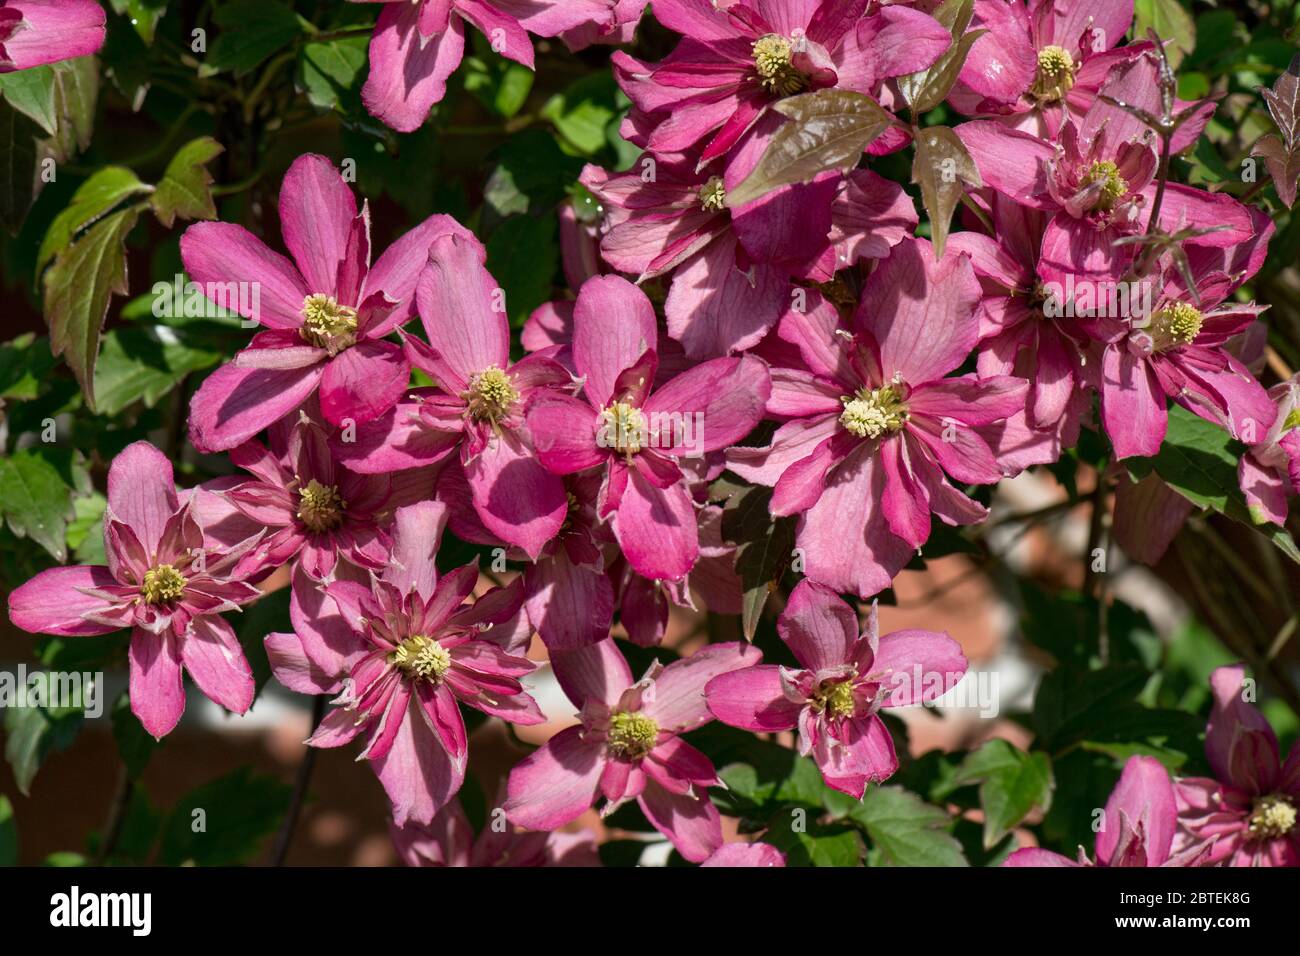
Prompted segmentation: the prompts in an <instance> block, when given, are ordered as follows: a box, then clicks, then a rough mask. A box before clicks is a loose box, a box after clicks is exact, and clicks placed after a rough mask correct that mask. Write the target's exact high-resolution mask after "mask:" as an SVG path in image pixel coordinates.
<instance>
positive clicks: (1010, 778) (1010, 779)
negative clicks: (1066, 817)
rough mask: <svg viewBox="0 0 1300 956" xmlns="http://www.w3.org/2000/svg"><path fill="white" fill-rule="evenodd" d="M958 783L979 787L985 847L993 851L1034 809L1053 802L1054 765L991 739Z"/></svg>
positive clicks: (966, 763)
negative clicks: (972, 784) (976, 784)
mask: <svg viewBox="0 0 1300 956" xmlns="http://www.w3.org/2000/svg"><path fill="white" fill-rule="evenodd" d="M956 782H957V783H959V784H968V783H978V784H979V785H980V806H981V807H983V809H984V847H985V849H989V848H992V847H993V846H995V845H996V844H997V842H998V841H999V840H1001V839H1002V838H1003V837H1004V836H1006V835H1007V834H1008V833H1009V832H1011V830H1012V828H1014V827H1015V826H1016V825H1017V824H1018V823H1020V821H1021V820H1023V819H1024V818H1025V817H1027V816H1028V815H1029V814H1030V812H1032V811H1033V810H1034V809H1035V808H1041V809H1042V810H1044V811H1046V810H1047V809H1048V808H1049V807H1050V806H1051V802H1052V787H1053V783H1052V762H1051V761H1050V760H1049V759H1048V757H1047V754H1044V753H1039V752H1035V753H1025V752H1024V751H1023V750H1018V749H1016V748H1015V747H1014V746H1012V745H1011V744H1009V743H1007V742H1006V741H1005V740H990V741H989V742H988V743H986V744H984V745H983V746H982V747H980V748H979V749H978V750H976V751H975V752H974V753H971V754H968V755H967V757H966V759H965V760H964V761H962V764H961V766H960V767H958V768H957V777H956Z"/></svg>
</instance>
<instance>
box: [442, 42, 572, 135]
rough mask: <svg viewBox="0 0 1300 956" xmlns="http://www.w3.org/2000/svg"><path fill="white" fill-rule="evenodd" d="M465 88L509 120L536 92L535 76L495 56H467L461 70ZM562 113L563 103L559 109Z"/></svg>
mask: <svg viewBox="0 0 1300 956" xmlns="http://www.w3.org/2000/svg"><path fill="white" fill-rule="evenodd" d="M461 69H462V71H463V73H464V77H465V89H467V90H469V92H471V93H473V94H474V97H475V98H476V99H477V100H478V101H479V102H480V103H482V104H483V105H484V106H486V107H487V108H488V109H490V110H491V111H492V112H493V113H495V114H497V115H498V116H500V117H502V118H504V119H509V118H510V117H512V116H514V115H515V114H516V113H518V112H519V111H520V110H521V109H523V106H524V103H525V102H527V100H528V94H529V93H531V92H532V90H533V80H534V78H535V74H534V73H533V71H532V70H530V69H528V67H526V66H524V65H523V64H521V63H516V62H515V61H514V60H507V59H506V58H505V57H503V56H500V55H499V54H496V53H491V52H490V51H489V53H488V54H487V55H486V56H482V57H480V56H472V57H466V58H465V62H464V65H463V66H462V67H461ZM556 108H557V109H558V110H559V111H560V112H563V103H562V102H561V104H560V105H559V106H558V107H556Z"/></svg>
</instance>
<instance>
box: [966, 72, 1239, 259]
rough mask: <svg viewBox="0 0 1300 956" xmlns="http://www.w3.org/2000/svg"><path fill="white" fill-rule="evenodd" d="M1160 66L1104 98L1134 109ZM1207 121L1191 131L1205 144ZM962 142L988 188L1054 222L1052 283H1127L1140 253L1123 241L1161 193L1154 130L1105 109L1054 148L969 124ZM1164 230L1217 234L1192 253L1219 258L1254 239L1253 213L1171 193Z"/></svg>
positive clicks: (1212, 198)
mask: <svg viewBox="0 0 1300 956" xmlns="http://www.w3.org/2000/svg"><path fill="white" fill-rule="evenodd" d="M1151 56H1152V54H1150V53H1144V54H1143V55H1142V57H1140V58H1139V59H1137V60H1134V61H1132V62H1130V63H1127V64H1123V65H1121V66H1119V67H1117V68H1116V69H1115V70H1114V71H1113V73H1112V77H1111V80H1110V81H1108V83H1107V85H1106V86H1105V87H1104V88H1103V92H1104V93H1106V94H1108V95H1110V96H1113V97H1115V98H1116V99H1118V100H1120V101H1124V102H1133V101H1134V99H1135V96H1134V93H1135V89H1134V88H1135V86H1136V87H1137V88H1138V89H1144V88H1145V84H1148V83H1149V82H1150V80H1149V71H1150V70H1152V69H1153V68H1154V67H1153V66H1152V64H1151V62H1150V59H1149V58H1150V57H1151ZM1211 105H1212V104H1211ZM1155 111H1156V112H1158V109H1156V110H1155ZM1202 112H1204V111H1202ZM1198 116H1200V114H1198ZM1202 120H1208V114H1204V116H1202V117H1201V118H1198V120H1197V121H1196V122H1195V123H1193V122H1189V123H1186V124H1184V127H1183V129H1184V130H1187V131H1188V132H1192V133H1193V134H1194V136H1195V134H1199V128H1201V127H1203V126H1204V122H1203V121H1202ZM956 132H957V135H958V136H960V137H961V140H962V143H963V144H964V145H965V146H966V149H967V150H968V151H969V152H970V154H971V156H972V158H974V160H975V163H976V166H977V167H978V168H979V172H980V176H981V177H982V178H983V180H984V183H985V184H986V185H987V186H990V187H992V188H993V189H994V190H996V191H997V192H1000V193H1002V194H1003V195H1004V196H1007V197H1008V198H1010V199H1012V200H1014V201H1015V202H1017V203H1019V204H1021V205H1023V206H1028V207H1029V208H1031V209H1038V210H1041V211H1042V212H1044V213H1046V214H1048V216H1049V220H1048V223H1047V227H1046V229H1045V231H1044V235H1043V246H1042V262H1041V267H1040V275H1042V277H1043V278H1044V280H1046V281H1051V282H1065V280H1066V276H1067V275H1068V276H1074V277H1087V278H1088V279H1090V280H1101V279H1110V280H1117V279H1119V278H1120V277H1121V276H1122V274H1123V273H1124V271H1125V269H1127V268H1128V266H1129V265H1130V264H1131V263H1132V261H1133V258H1134V256H1135V255H1136V254H1137V251H1138V246H1137V245H1135V244H1131V243H1130V244H1127V245H1116V240H1117V239H1120V238H1122V237H1124V236H1132V235H1135V234H1138V233H1141V232H1144V231H1145V230H1146V228H1147V223H1148V220H1149V219H1150V216H1151V208H1152V205H1153V203H1154V201H1155V195H1156V191H1157V186H1158V183H1157V177H1156V171H1157V166H1158V156H1157V151H1156V144H1155V143H1154V141H1153V134H1152V133H1151V131H1150V130H1149V129H1148V128H1147V127H1146V126H1145V125H1143V124H1142V123H1141V122H1139V121H1138V120H1137V119H1136V118H1135V117H1133V116H1131V115H1130V114H1128V113H1127V112H1125V111H1123V110H1120V109H1118V108H1117V107H1114V106H1112V105H1110V104H1108V103H1106V102H1103V101H1102V100H1100V99H1099V100H1097V101H1096V102H1095V103H1094V104H1093V105H1092V106H1091V107H1090V108H1089V110H1088V112H1087V113H1086V114H1085V115H1084V116H1083V118H1082V119H1081V120H1079V121H1078V122H1077V123H1076V122H1075V121H1073V120H1069V121H1067V122H1065V123H1064V124H1063V125H1062V126H1061V129H1060V132H1059V134H1058V136H1057V137H1056V139H1055V140H1054V141H1051V142H1049V141H1046V140H1043V139H1040V138H1038V137H1037V136H1034V135H1031V134H1029V133H1025V132H1019V131H1016V130H1012V129H1009V128H1008V127H1007V126H1005V125H1004V124H1002V123H999V122H996V121H993V120H974V121H972V122H969V123H963V124H962V125H961V126H958V127H957V128H956ZM1194 136H1193V138H1194ZM1160 226H1161V227H1162V228H1163V229H1165V230H1166V231H1168V232H1177V231H1179V230H1182V229H1187V228H1196V229H1211V228H1213V229H1216V230H1217V231H1214V232H1208V233H1205V234H1202V235H1197V236H1193V237H1192V238H1190V239H1188V240H1187V244H1188V245H1190V246H1210V247H1213V248H1219V249H1224V248H1229V247H1232V246H1234V245H1236V244H1238V243H1241V242H1244V241H1246V240H1247V239H1249V238H1250V236H1251V235H1252V233H1253V232H1254V229H1253V227H1252V223H1251V219H1250V214H1249V212H1248V210H1247V209H1246V207H1245V206H1243V205H1242V204H1241V203H1239V202H1237V201H1236V200H1235V199H1233V198H1232V197H1230V196H1227V195H1225V194H1222V193H1220V194H1214V195H1212V194H1210V193H1207V192H1205V191H1203V190H1200V189H1195V188H1193V187H1191V186H1184V185H1182V184H1180V183H1167V184H1166V186H1165V191H1164V195H1163V198H1162V201H1161V205H1160Z"/></svg>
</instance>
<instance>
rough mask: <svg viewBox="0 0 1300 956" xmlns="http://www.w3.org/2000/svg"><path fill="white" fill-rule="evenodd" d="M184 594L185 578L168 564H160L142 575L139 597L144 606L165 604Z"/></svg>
mask: <svg viewBox="0 0 1300 956" xmlns="http://www.w3.org/2000/svg"><path fill="white" fill-rule="evenodd" d="M184 593H185V577H184V575H182V574H181V573H180V572H179V571H177V570H176V569H175V568H173V567H172V566H171V565H170V564H160V565H158V566H157V567H154V568H150V569H149V570H148V571H146V572H145V573H144V583H143V584H142V585H140V595H141V596H142V597H143V598H144V602H145V603H146V604H166V603H168V602H169V601H175V600H176V599H177V598H179V597H180V596H181V595H182V594H184Z"/></svg>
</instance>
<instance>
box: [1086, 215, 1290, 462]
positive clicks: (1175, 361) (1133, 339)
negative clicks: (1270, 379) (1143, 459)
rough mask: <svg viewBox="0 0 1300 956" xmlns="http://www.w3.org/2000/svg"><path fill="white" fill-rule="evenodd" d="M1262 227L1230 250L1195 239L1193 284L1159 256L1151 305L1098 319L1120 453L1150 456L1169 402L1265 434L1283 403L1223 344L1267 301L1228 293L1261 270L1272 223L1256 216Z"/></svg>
mask: <svg viewBox="0 0 1300 956" xmlns="http://www.w3.org/2000/svg"><path fill="white" fill-rule="evenodd" d="M1256 223H1257V226H1258V232H1256V233H1255V234H1254V236H1253V237H1252V239H1251V241H1250V242H1246V243H1242V244H1241V245H1239V246H1237V247H1236V248H1234V249H1232V250H1220V249H1200V248H1195V247H1189V249H1188V250H1187V260H1188V267H1189V271H1190V272H1191V276H1192V279H1193V280H1194V282H1195V288H1194V289H1193V288H1191V287H1189V286H1188V284H1187V280H1186V278H1185V277H1184V275H1183V273H1182V270H1180V269H1179V268H1178V267H1177V266H1175V265H1174V263H1173V262H1172V261H1171V260H1170V259H1169V258H1168V257H1165V258H1163V259H1162V260H1161V261H1159V262H1158V263H1157V279H1158V282H1159V291H1158V292H1157V293H1156V298H1155V303H1154V309H1153V310H1152V313H1151V314H1150V315H1149V316H1148V315H1144V316H1137V317H1134V316H1130V317H1129V318H1128V319H1127V320H1122V321H1121V320H1113V321H1110V322H1106V321H1104V320H1102V321H1100V322H1099V323H1097V324H1098V330H1096V331H1094V333H1093V334H1094V335H1095V336H1096V337H1098V338H1104V339H1106V340H1107V344H1106V346H1105V349H1104V351H1103V353H1102V358H1101V362H1100V368H1099V369H1096V368H1094V374H1095V375H1096V376H1097V377H1098V379H1099V383H1098V389H1099V391H1100V392H1101V417H1102V422H1103V423H1104V424H1105V426H1106V434H1107V435H1108V436H1109V437H1110V440H1111V443H1112V444H1113V445H1114V448H1115V454H1116V457H1117V458H1121V459H1122V458H1128V457H1130V456H1132V455H1147V456H1149V455H1154V454H1155V453H1156V452H1157V451H1159V449H1160V444H1161V442H1162V441H1164V437H1165V431H1166V429H1167V426H1168V414H1167V411H1166V402H1167V400H1168V399H1170V398H1172V399H1173V400H1174V401H1175V402H1177V403H1178V404H1179V405H1182V406H1183V407H1184V408H1186V409H1187V410H1188V411H1191V412H1195V413H1196V414H1197V415H1199V416H1201V417H1202V418H1204V419H1206V420H1207V421H1212V422H1215V423H1216V424H1219V425H1222V426H1223V427H1224V428H1226V429H1227V430H1228V431H1229V432H1230V433H1231V434H1232V436H1233V437H1234V438H1240V439H1241V440H1242V441H1245V442H1247V443H1248V444H1257V443H1259V442H1262V441H1264V440H1265V438H1266V436H1267V433H1268V431H1269V427H1270V426H1271V425H1272V424H1273V421H1274V419H1275V417H1276V415H1277V407H1276V406H1275V405H1274V403H1273V401H1272V400H1271V399H1270V398H1269V396H1268V393H1267V392H1266V391H1265V390H1264V387H1263V386H1262V385H1260V384H1259V382H1258V381H1256V380H1255V377H1254V376H1253V375H1251V374H1250V371H1249V369H1247V368H1246V366H1245V365H1244V364H1243V363H1242V362H1241V360H1240V359H1238V358H1237V357H1236V356H1234V355H1233V354H1232V353H1231V352H1230V351H1228V349H1227V348H1226V347H1225V346H1226V345H1227V344H1228V342H1229V340H1231V339H1233V338H1235V337H1236V336H1238V335H1240V334H1241V333H1242V332H1244V331H1245V330H1246V329H1248V328H1249V327H1250V326H1251V325H1252V324H1253V323H1254V322H1255V320H1256V319H1257V318H1258V317H1259V315H1260V313H1261V312H1263V311H1264V309H1265V308H1266V306H1258V305H1254V304H1253V303H1252V304H1244V303H1240V302H1237V301H1236V300H1235V298H1234V297H1233V296H1232V293H1233V291H1234V290H1236V289H1237V288H1238V287H1239V286H1240V285H1241V284H1242V283H1243V282H1245V281H1246V280H1247V279H1248V278H1250V276H1252V275H1254V274H1255V272H1256V271H1258V269H1259V267H1260V265H1262V264H1263V261H1264V255H1265V253H1266V252H1267V249H1268V239H1269V237H1270V236H1271V235H1272V232H1273V226H1272V223H1270V222H1268V220H1267V217H1264V216H1263V214H1262V213H1259V214H1256Z"/></svg>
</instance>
